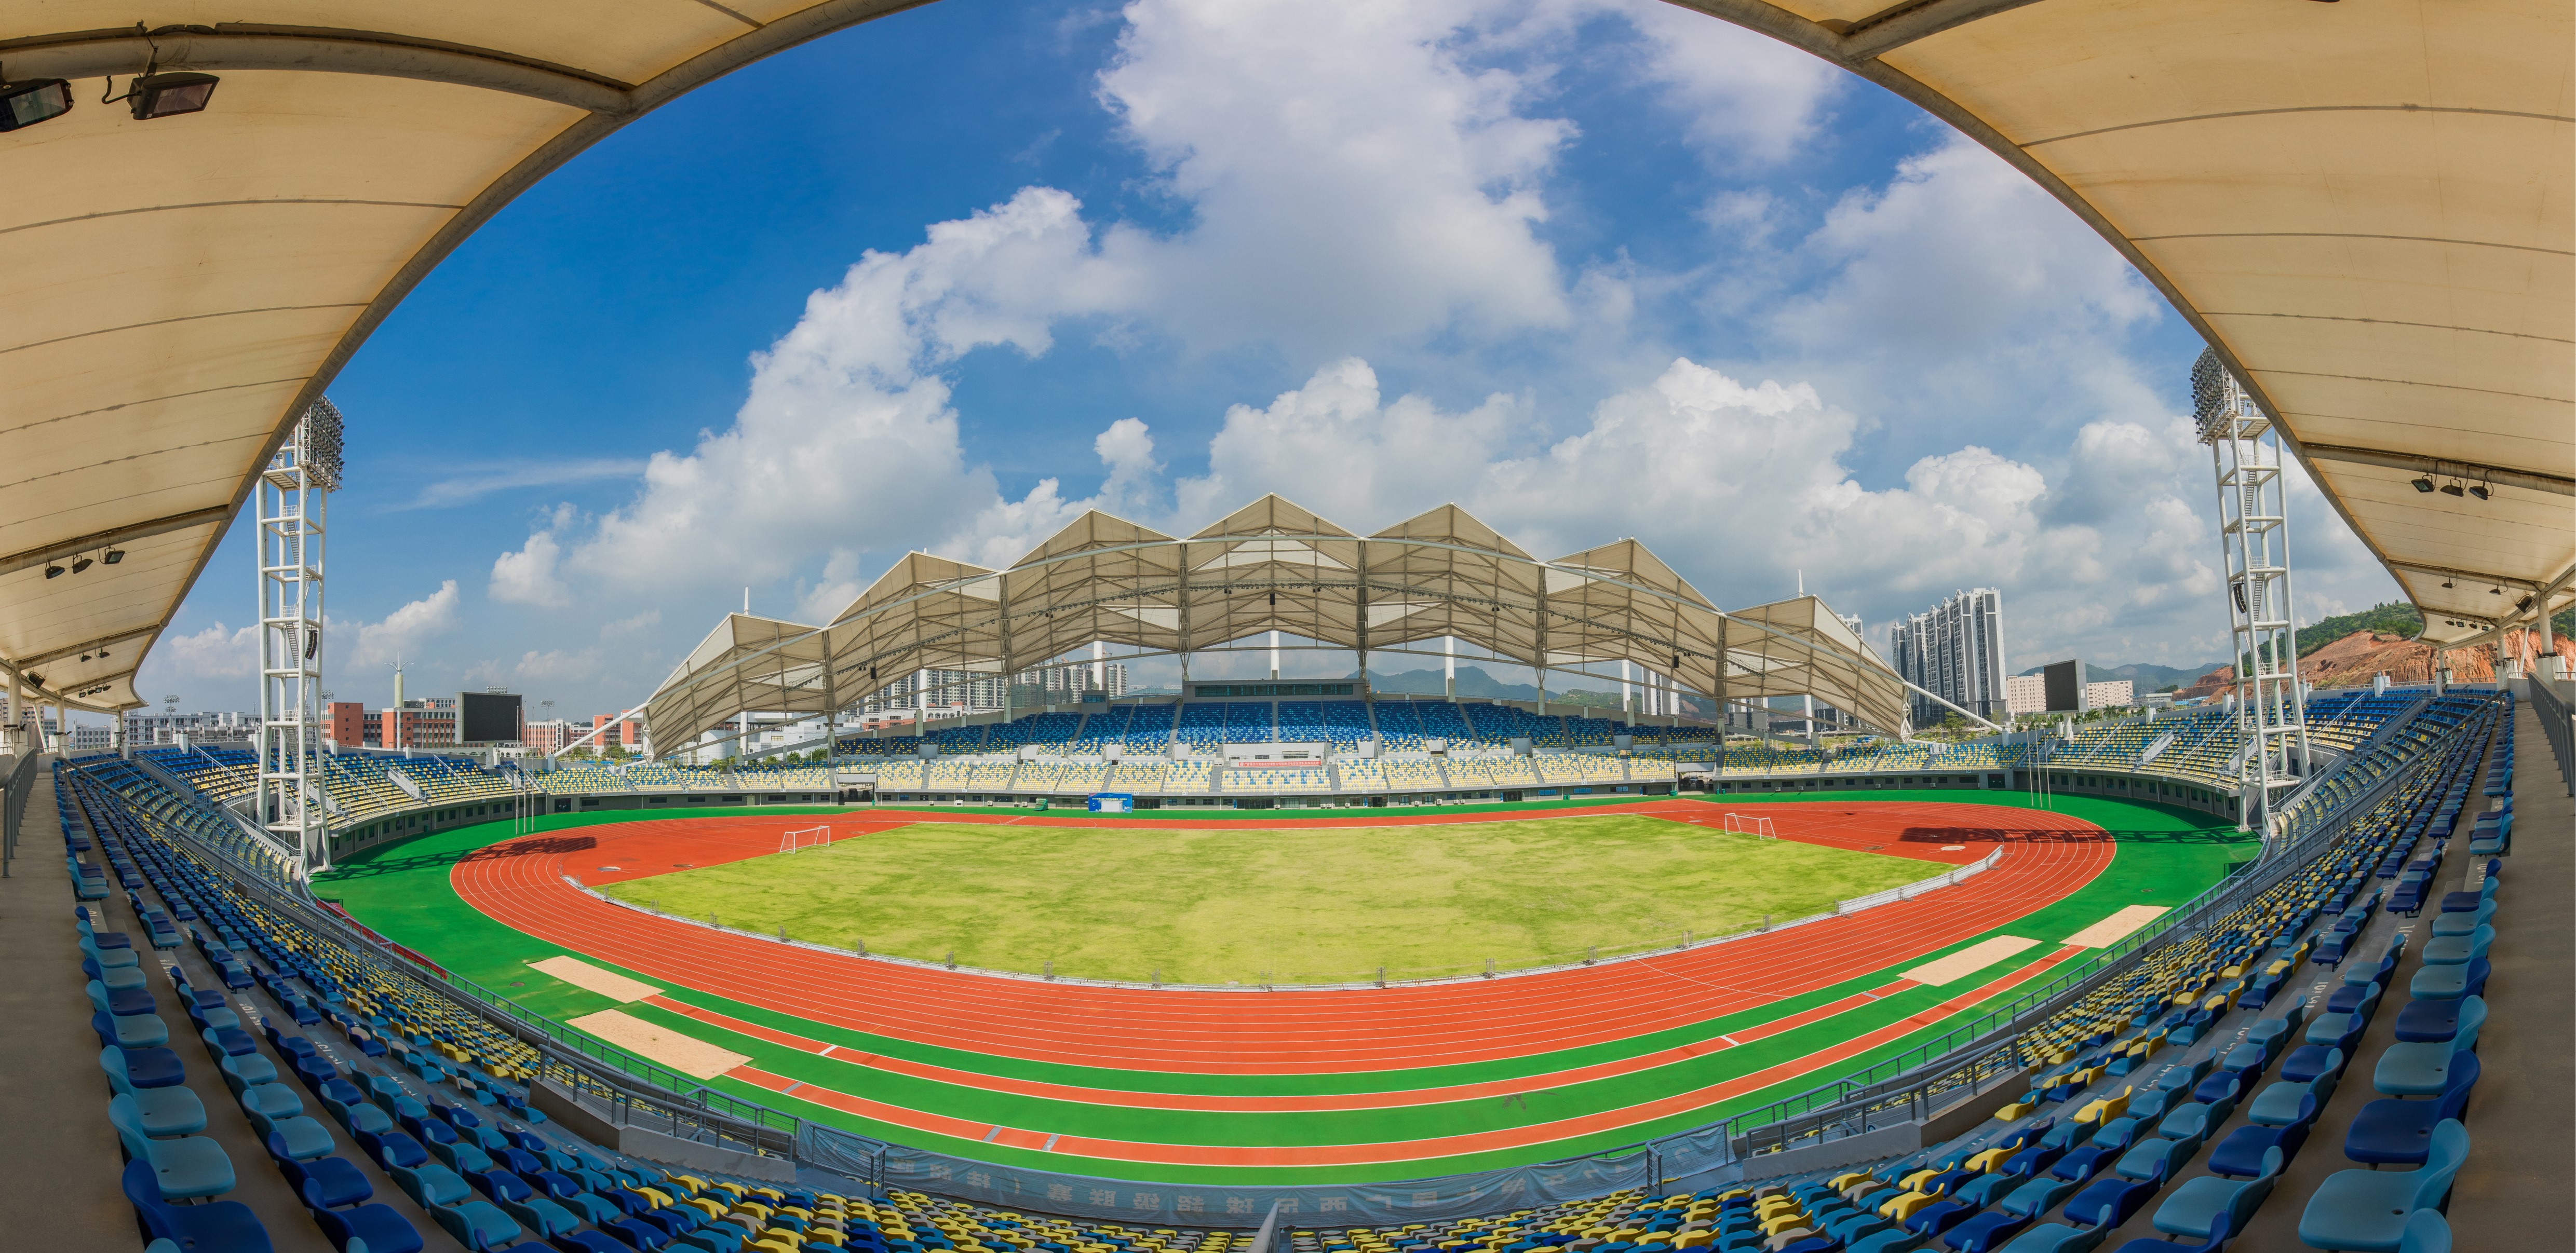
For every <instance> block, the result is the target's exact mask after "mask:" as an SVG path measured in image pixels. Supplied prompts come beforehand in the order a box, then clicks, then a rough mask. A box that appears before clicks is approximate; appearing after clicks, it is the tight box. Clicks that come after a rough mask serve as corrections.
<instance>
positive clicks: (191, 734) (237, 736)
mask: <svg viewBox="0 0 2576 1253" xmlns="http://www.w3.org/2000/svg"><path fill="white" fill-rule="evenodd" d="M258 726H259V715H258V714H256V713H235V712H232V711H230V710H208V711H202V712H199V713H190V714H183V713H157V714H156V713H144V712H141V711H137V712H134V713H130V714H127V715H125V742H126V743H128V744H131V745H133V746H135V747H137V748H141V747H145V746H148V745H153V744H176V743H178V742H179V737H180V736H182V735H184V736H187V737H188V740H189V742H190V743H199V742H213V741H223V740H248V739H250V738H251V733H252V731H254V730H255V729H257V728H258Z"/></svg>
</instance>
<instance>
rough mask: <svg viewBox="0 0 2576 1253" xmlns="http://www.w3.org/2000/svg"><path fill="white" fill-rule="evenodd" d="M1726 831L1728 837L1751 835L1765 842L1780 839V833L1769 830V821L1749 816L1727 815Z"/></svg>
mask: <svg viewBox="0 0 2576 1253" xmlns="http://www.w3.org/2000/svg"><path fill="white" fill-rule="evenodd" d="M1726 830H1727V834H1729V835H1752V836H1759V837H1761V838H1763V839H1766V840H1776V839H1779V838H1780V833H1779V832H1778V831H1775V830H1773V829H1772V828H1771V820H1770V819H1768V818H1757V817H1754V816H1752V815H1750V814H1728V815H1727V816H1726Z"/></svg>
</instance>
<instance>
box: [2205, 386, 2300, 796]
mask: <svg viewBox="0 0 2576 1253" xmlns="http://www.w3.org/2000/svg"><path fill="white" fill-rule="evenodd" d="M2191 385H2192V401H2193V417H2194V420H2195V421H2196V422H2197V423H2198V425H2199V428H2200V439H2201V442H2202V443H2205V444H2207V445H2209V456H2210V469H2211V473H2212V474H2213V475H2214V476H2215V479H2216V482H2217V487H2218V523H2219V526H2218V539H2219V550H2220V556H2221V560H2222V568H2223V569H2224V571H2225V574H2226V582H2227V591H2226V595H2227V614H2228V622H2229V624H2230V628H2231V637H2232V639H2233V641H2234V643H2235V658H2236V691H2235V694H2234V701H2235V710H2236V727H2237V732H2238V739H2239V742H2240V743H2241V744H2242V746H2243V747H2242V750H2241V751H2242V756H2241V757H2240V758H2239V759H2238V762H2237V776H2238V782H2239V787H2238V792H2237V794H2238V796H2239V798H2240V800H2239V817H2238V826H2239V828H2240V829H2259V830H2261V831H2262V832H2263V834H2264V836H2265V838H2267V839H2268V838H2270V837H2271V836H2272V834H2273V831H2272V829H2271V819H2272V815H2273V812H2274V801H2275V800H2276V799H2278V798H2279V797H2280V796H2282V795H2284V794H2286V793H2288V792H2289V791H2291V790H2293V789H2295V788H2296V787H2297V786H2298V785H2299V782H2300V779H2301V777H2302V776H2304V775H2306V774H2307V772H2308V724H2307V714H2306V711H2305V704H2306V703H2305V701H2304V699H2303V696H2304V693H2303V692H2302V691H2301V690H2300V687H2299V641H2298V630H2297V628H2296V626H2295V625H2293V623H2292V621H2291V605H2290V517H2289V514H2290V508H2289V499H2288V493H2289V480H2288V479H2287V478H2286V477H2285V473H2284V471H2285V463H2284V459H2283V456H2282V450H2281V436H2280V433H2279V432H2278V431H2276V430H2274V429H2273V428H2272V423H2271V419H2270V418H2269V417H2267V416H2266V415H2265V414H2264V413H2263V411H2262V409H2261V408H2260V407H2259V406H2257V405H2256V404H2255V403H2254V401H2253V399H2252V397H2250V396H2249V395H2247V394H2246V391H2245V388H2244V387H2243V385H2241V384H2240V383H2238V382H2237V380H2236V377H2235V376H2234V375H2233V374H2230V373H2229V372H2228V370H2227V367H2226V366H2225V365H2224V364H2223V363H2221V362H2220V361H2219V359H2218V355H2217V354H2216V353H2215V352H2211V351H2207V350H2204V351H2203V352H2202V353H2201V355H2200V360H2199V361H2198V362H2196V363H2194V364H2193V366H2192V370H2191Z"/></svg>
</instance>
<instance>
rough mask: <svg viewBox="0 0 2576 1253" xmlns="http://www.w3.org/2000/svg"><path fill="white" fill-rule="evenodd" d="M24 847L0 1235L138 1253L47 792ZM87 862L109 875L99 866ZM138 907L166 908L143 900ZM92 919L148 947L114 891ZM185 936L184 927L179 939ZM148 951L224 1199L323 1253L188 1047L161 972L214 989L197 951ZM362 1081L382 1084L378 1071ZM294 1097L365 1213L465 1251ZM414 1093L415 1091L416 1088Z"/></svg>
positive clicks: (2, 1140) (330, 1051)
mask: <svg viewBox="0 0 2576 1253" xmlns="http://www.w3.org/2000/svg"><path fill="white" fill-rule="evenodd" d="M40 810H41V813H42V819H41V822H40V821H39V817H38V815H39V811H40ZM19 847H20V849H21V851H22V852H26V853H28V854H30V856H28V857H27V858H26V859H25V860H23V861H20V862H18V863H17V867H16V869H17V873H18V874H19V875H20V876H21V877H19V878H16V879H12V880H8V881H5V882H0V945H5V948H0V962H6V963H8V967H7V969H8V971H9V975H10V977H9V978H7V979H6V981H5V983H0V1049H5V1050H6V1052H5V1053H0V1056H7V1057H9V1058H10V1059H11V1061H12V1065H11V1067H10V1069H9V1070H8V1071H7V1072H6V1078H5V1079H0V1127H6V1128H8V1129H9V1131H8V1133H7V1134H5V1135H0V1231H5V1232H7V1233H8V1234H7V1238H6V1240H5V1241H0V1243H5V1245H6V1246H7V1247H10V1248H29V1249H36V1248H44V1249H82V1250H121V1249H135V1248H140V1247H141V1246H142V1243H143V1241H142V1237H141V1235H140V1232H139V1230H138V1228H137V1226H136V1224H135V1219H134V1211H133V1209H132V1208H131V1207H130V1206H128V1205H127V1204H126V1201H125V1197H124V1193H123V1192H122V1191H121V1189H120V1187H119V1183H118V1180H119V1176H120V1174H121V1172H122V1171H123V1169H124V1155H123V1152H122V1150H121V1149H120V1148H119V1146H118V1144H117V1140H116V1133H115V1130H114V1129H113V1128H112V1127H110V1126H109V1125H108V1121H107V1103H108V1098H109V1096H110V1095H111V1093H110V1091H109V1088H108V1086H107V1078H106V1076H105V1075H104V1074H102V1073H101V1072H100V1070H99V1065H98V1054H99V1044H98V1037H97V1036H96V1035H95V1034H93V1033H92V1032H91V1031H90V1027H89V1015H90V1008H89V1004H88V1000H87V996H86V994H85V993H84V992H83V991H82V984H83V982H84V980H83V979H82V977H81V973H80V957H81V954H80V947H79V941H78V938H77V933H76V932H75V930H74V928H73V925H72V914H71V909H72V906H73V904H74V903H75V901H74V900H73V896H72V891H71V888H70V885H69V882H68V878H67V875H66V873H65V871H64V869H63V864H62V859H61V858H60V857H59V856H55V855H54V853H53V850H58V849H60V848H61V847H62V835H61V830H60V826H59V824H58V821H57V818H56V815H55V812H54V806H53V798H52V795H51V785H50V784H47V785H46V790H45V793H44V794H43V795H40V796H39V797H38V798H37V800H36V803H35V804H32V805H30V806H28V810H27V825H26V830H25V833H24V834H23V835H22V836H21V839H20V844H19ZM89 856H90V859H91V860H93V861H95V862H97V863H98V864H101V865H105V864H106V858H105V857H104V855H103V854H102V853H101V852H93V853H91V854H90V855H89ZM145 899H146V901H147V902H149V903H155V904H166V902H161V901H159V900H158V899H157V896H156V894H154V893H152V892H151V890H150V889H149V888H147V889H145ZM90 906H91V910H92V912H93V913H94V914H95V913H97V912H100V911H101V908H102V907H104V912H105V913H106V914H107V915H108V923H109V925H110V928H111V929H114V930H121V931H124V932H125V933H126V934H127V935H129V936H132V937H134V938H135V939H136V940H137V941H138V942H146V937H147V935H148V933H147V931H146V929H145V928H144V926H143V924H142V920H141V919H139V918H137V917H135V915H134V912H133V910H132V909H131V907H130V906H128V905H127V903H126V900H125V894H124V892H123V891H122V890H121V889H120V890H117V891H114V892H112V893H110V895H109V898H108V899H107V900H105V901H93V902H91V903H90ZM188 925H189V924H181V926H182V930H183V931H184V930H185V929H186V928H187V926H188ZM144 951H145V957H144V967H145V970H146V971H147V983H146V986H147V987H148V989H149V990H150V991H151V993H152V995H153V999H154V1000H156V1001H157V1002H159V1010H158V1012H159V1014H160V1016H161V1020H162V1021H163V1022H164V1023H167V1024H169V1027H170V1034H171V1045H170V1047H171V1050H172V1051H173V1052H175V1053H176V1054H178V1056H179V1059H180V1061H181V1062H182V1063H183V1064H184V1065H185V1066H186V1068H187V1076H188V1077H187V1084H188V1088H189V1089H190V1090H191V1091H193V1092H195V1093H196V1094H197V1099H198V1100H199V1101H200V1102H202V1103H203V1104H204V1105H205V1107H206V1129H205V1131H204V1132H202V1133H201V1134H203V1135H205V1136H208V1137H210V1138H212V1139H213V1140H214V1141H215V1142H216V1143H217V1144H220V1145H222V1146H223V1149H224V1153H225V1155H226V1156H228V1157H230V1158H231V1159H232V1163H233V1173H234V1187H233V1190H232V1191H231V1192H228V1193H226V1194H224V1195H223V1196H222V1197H221V1198H219V1199H221V1200H225V1201H237V1202H240V1203H241V1204H244V1205H247V1206H249V1207H250V1209H251V1211H252V1212H253V1213H255V1214H257V1215H258V1216H259V1220H260V1224H261V1225H262V1226H264V1227H266V1228H267V1229H268V1236H269V1241H270V1243H271V1245H272V1247H274V1248H275V1249H276V1251H277V1253H331V1243H330V1241H329V1240H327V1239H326V1238H324V1236H323V1234H322V1231H321V1228H319V1227H317V1226H315V1225H314V1223H313V1220H312V1218H311V1217H310V1216H309V1215H308V1214H307V1213H306V1211H305V1209H304V1206H303V1204H302V1203H301V1201H299V1200H298V1198H297V1197H296V1196H295V1194H294V1193H293V1192H292V1191H291V1190H289V1188H288V1187H287V1184H286V1180H285V1178H284V1177H283V1176H281V1175H279V1174H278V1173H277V1171H276V1169H275V1167H274V1165H273V1164H272V1163H271V1161H270V1159H269V1156H268V1150H267V1148H266V1147H265V1146H264V1145H263V1144H262V1143H261V1142H260V1139H259V1137H258V1135H257V1133H256V1131H255V1130H254V1129H253V1128H252V1126H251V1124H250V1120H249V1118H248V1117H247V1116H246V1115H244V1114H243V1113H242V1110H241V1106H240V1104H239V1103H238V1102H236V1101H235V1100H234V1098H233V1095H232V1093H231V1091H230V1090H229V1089H227V1088H226V1087H225V1086H224V1082H223V1075H222V1072H221V1071H219V1070H218V1069H216V1067H215V1063H214V1060H213V1059H212V1058H211V1057H209V1056H208V1055H207V1052H206V1049H205V1047H204V1046H203V1045H202V1044H200V1043H198V1042H197V1041H196V1040H195V1039H193V1038H192V1037H193V1036H194V1027H193V1024H191V1023H190V1022H189V1020H188V1014H187V1011H186V1009H184V1008H183V1007H182V1005H181V1002H180V1000H179V997H178V994H177V993H176V991H175V990H174V988H173V985H172V982H171V979H170V977H169V970H170V968H171V967H173V966H177V967H180V968H183V969H185V970H186V971H187V973H188V975H189V977H190V979H191V980H192V981H194V983H195V985H196V986H198V987H220V986H222V983H221V981H220V980H219V979H217V978H216V977H215V976H214V972H213V971H212V970H211V969H210V968H209V967H208V966H207V965H206V963H205V960H204V959H203V958H202V957H200V956H199V955H198V954H197V952H196V950H195V949H193V948H190V947H187V946H185V945H183V946H181V947H180V948H177V949H173V950H168V951H158V952H156V951H153V950H151V949H150V948H149V947H148V943H147V946H146V947H145V950H144ZM230 1004H231V1008H232V1009H233V1010H234V1012H236V1013H238V1014H239V1015H241V1019H242V1022H243V1024H244V1026H246V1027H248V1028H249V1029H250V1030H251V1032H252V1034H253V1035H254V1036H257V1035H259V1027H260V1024H261V1023H262V1022H265V1021H267V1020H269V1019H271V1018H280V1019H282V1018H283V1016H282V1014H281V1011H280V1008H279V1007H278V1006H277V1005H275V1004H273V1003H271V1002H270V1000H269V998H268V994H267V993H266V992H265V991H264V990H261V989H257V988H254V989H252V990H250V991H247V992H235V993H233V994H232V995H231V1002H230ZM303 1034H305V1035H306V1036H307V1038H309V1039H311V1040H313V1042H314V1043H315V1045H316V1046H317V1047H318V1048H319V1049H320V1050H321V1051H322V1052H323V1053H324V1055H325V1056H327V1057H329V1058H331V1060H332V1061H334V1062H335V1063H337V1064H339V1065H340V1066H341V1068H342V1069H343V1070H344V1071H345V1070H350V1069H353V1068H354V1067H352V1066H351V1065H350V1064H349V1063H351V1062H352V1061H354V1060H356V1059H355V1058H354V1057H352V1056H351V1053H352V1052H353V1050H350V1049H348V1048H347V1047H346V1044H345V1042H343V1041H341V1040H339V1039H338V1037H337V1035H336V1033H333V1032H330V1031H325V1030H321V1029H309V1030H306V1031H304V1032H303ZM259 1046H260V1051H261V1053H262V1055H263V1056H266V1057H267V1058H268V1059H269V1060H270V1061H271V1062H272V1063H275V1064H276V1065H277V1067H278V1071H279V1073H280V1074H291V1073H292V1070H291V1068H290V1067H288V1066H287V1065H286V1063H285V1061H284V1060H283V1059H281V1058H280V1057H278V1056H277V1054H276V1051H275V1050H274V1049H273V1048H272V1047H271V1046H270V1045H269V1044H268V1041H267V1040H266V1039H265V1038H261V1039H260V1041H259ZM364 1069H368V1070H372V1071H376V1072H378V1073H382V1072H383V1071H384V1069H385V1068H384V1067H382V1066H381V1065H370V1066H367V1067H364ZM406 1077H407V1076H406ZM289 1086H290V1087H291V1088H292V1089H293V1090H294V1092H295V1094H296V1095H297V1096H298V1097H301V1098H303V1100H304V1105H305V1112H306V1113H307V1114H310V1115H312V1116H313V1117H314V1118H315V1119H316V1120H318V1121H320V1122H321V1123H322V1124H323V1125H324V1126H325V1127H327V1128H329V1129H330V1131H331V1134H332V1138H333V1139H334V1140H335V1141H337V1142H338V1149H337V1151H338V1153H339V1155H340V1156H342V1157H345V1158H347V1159H349V1161H351V1162H352V1163H353V1164H355V1165H356V1166H357V1167H358V1169H359V1170H360V1172H361V1173H363V1174H365V1175H366V1177H367V1180H368V1182H369V1183H371V1184H373V1185H374V1186H375V1190H376V1195H375V1197H374V1198H373V1199H374V1200H376V1201H379V1202H383V1203H384V1204H387V1205H390V1206H392V1207H393V1208H394V1210H395V1211H396V1212H398V1213H400V1214H401V1215H402V1216H403V1217H404V1218H406V1219H409V1220H410V1221H411V1224H412V1225H413V1226H414V1227H416V1228H418V1229H419V1230H420V1232H421V1235H422V1237H423V1239H424V1240H425V1241H426V1243H427V1247H428V1249H429V1250H431V1253H459V1251H460V1250H461V1246H460V1245H458V1244H457V1243H456V1241H455V1240H454V1239H453V1238H451V1237H449V1236H448V1235H447V1233H446V1232H444V1231H441V1230H440V1229H439V1228H438V1225H437V1224H436V1223H434V1222H432V1221H431V1220H430V1218H429V1216H428V1215H427V1214H425V1213H423V1212H422V1211H421V1209H420V1207H419V1206H417V1205H415V1204H413V1203H412V1200H411V1198H409V1197H407V1196H405V1195H403V1193H402V1190H401V1189H400V1188H397V1187H395V1186H394V1184H393V1181H392V1180H391V1179H389V1178H387V1177H386V1176H385V1174H384V1172H383V1171H382V1170H380V1169H378V1168H377V1166H376V1164H375V1163H374V1162H372V1161H369V1160H368V1159H367V1156H366V1154H365V1153H363V1152H361V1151H360V1150H359V1148H358V1146H357V1143H356V1141H354V1140H353V1139H352V1138H351V1137H350V1136H349V1135H348V1134H347V1132H346V1131H345V1130H344V1129H343V1128H341V1127H340V1126H339V1125H338V1124H337V1123H335V1122H333V1121H331V1118H330V1115H329V1114H328V1113H327V1112H325V1111H324V1110H323V1108H322V1105H321V1102H320V1101H318V1100H317V1099H315V1098H314V1096H313V1094H312V1092H311V1091H309V1090H307V1089H305V1088H304V1087H303V1086H302V1085H300V1084H295V1083H292V1082H291V1081H290V1083H289ZM412 1086H413V1087H414V1088H415V1089H417V1088H418V1085H417V1084H416V1083H415V1084H413V1085H412ZM419 1094H420V1093H418V1092H417V1091H416V1092H415V1095H419ZM28 1128H50V1129H51V1130H49V1131H46V1132H43V1133H41V1134H27V1133H25V1132H24V1131H23V1130H22V1129H28Z"/></svg>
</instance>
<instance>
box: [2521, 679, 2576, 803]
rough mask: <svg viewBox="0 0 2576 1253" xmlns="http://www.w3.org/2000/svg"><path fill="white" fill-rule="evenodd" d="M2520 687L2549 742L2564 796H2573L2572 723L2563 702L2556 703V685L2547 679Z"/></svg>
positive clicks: (2575, 744) (2575, 728)
mask: <svg viewBox="0 0 2576 1253" xmlns="http://www.w3.org/2000/svg"><path fill="white" fill-rule="evenodd" d="M2522 686H2523V690H2524V691H2526V692H2529V693H2531V712H2532V714H2533V716H2535V717H2537V718H2539V719H2540V733H2541V734H2542V735H2544V736H2546V737H2548V739H2549V753H2550V755H2551V756H2553V757H2556V758H2557V759H2558V778H2559V780H2560V781H2561V782H2562V783H2564V784H2566V786H2567V794H2568V795H2569V796H2576V722H2571V721H2570V717H2571V715H2570V714H2569V712H2568V709H2567V702H2565V701H2562V700H2560V699H2558V692H2557V690H2556V689H2557V686H2558V685H2557V684H2555V683H2552V682H2550V681H2549V680H2547V679H2533V680H2532V681H2530V682H2528V683H2525V684H2523V685H2522Z"/></svg>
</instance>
